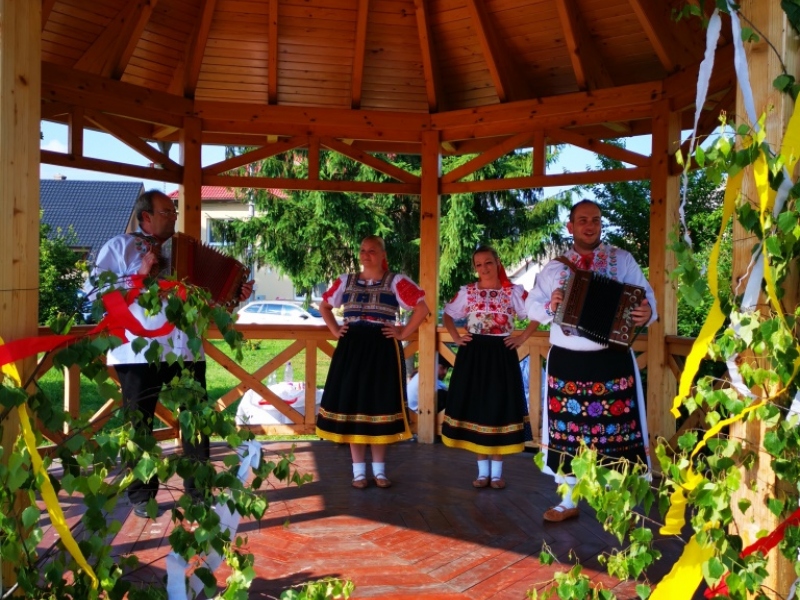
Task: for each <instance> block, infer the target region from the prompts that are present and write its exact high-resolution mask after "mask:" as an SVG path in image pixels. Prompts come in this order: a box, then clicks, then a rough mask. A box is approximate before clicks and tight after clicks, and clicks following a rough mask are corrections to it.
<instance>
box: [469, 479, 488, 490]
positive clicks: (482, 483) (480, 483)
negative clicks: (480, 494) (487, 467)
mask: <svg viewBox="0 0 800 600" xmlns="http://www.w3.org/2000/svg"><path fill="white" fill-rule="evenodd" d="M472 487H474V488H485V487H489V478H488V477H478V478H477V479H476V480H475V481H473V482H472Z"/></svg>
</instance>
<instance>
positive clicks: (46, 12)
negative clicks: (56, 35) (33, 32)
mask: <svg viewBox="0 0 800 600" xmlns="http://www.w3.org/2000/svg"><path fill="white" fill-rule="evenodd" d="M55 3H56V0H42V31H44V26H45V25H47V21H48V19H49V18H50V13H51V12H52V11H53V5H55Z"/></svg>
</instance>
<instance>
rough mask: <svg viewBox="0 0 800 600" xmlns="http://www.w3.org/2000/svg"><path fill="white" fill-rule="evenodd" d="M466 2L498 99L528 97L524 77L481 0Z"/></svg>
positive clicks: (502, 100) (509, 99)
mask: <svg viewBox="0 0 800 600" xmlns="http://www.w3.org/2000/svg"><path fill="white" fill-rule="evenodd" d="M466 5H467V10H468V11H469V15H470V21H471V22H472V25H473V28H474V30H475V33H476V34H477V36H478V42H479V43H480V46H481V50H482V51H483V58H484V60H485V61H486V67H487V68H488V69H489V74H490V75H491V78H492V83H493V84H494V88H495V92H496V93H497V97H498V98H499V99H500V102H509V101H513V100H521V99H523V98H528V97H530V96H531V94H530V93H528V90H527V89H526V87H527V86H526V84H525V81H526V79H525V78H523V77H519V72H518V70H517V68H516V61H515V60H514V56H513V55H512V54H511V53H510V52H508V51H507V50H506V49H505V48H504V45H503V43H502V41H501V39H500V37H499V36H498V35H497V32H496V31H495V28H494V26H493V25H492V23H491V19H490V17H489V13H488V12H487V10H486V5H485V4H484V3H483V0H466Z"/></svg>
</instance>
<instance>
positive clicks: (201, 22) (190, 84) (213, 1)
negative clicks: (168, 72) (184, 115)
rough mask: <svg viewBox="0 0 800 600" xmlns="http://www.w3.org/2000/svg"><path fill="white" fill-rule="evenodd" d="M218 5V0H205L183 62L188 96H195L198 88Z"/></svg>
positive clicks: (185, 93)
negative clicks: (201, 67)
mask: <svg viewBox="0 0 800 600" xmlns="http://www.w3.org/2000/svg"><path fill="white" fill-rule="evenodd" d="M216 6H217V0H203V6H202V9H201V11H200V18H199V19H198V20H197V24H196V25H195V29H194V32H193V33H192V38H191V42H190V44H189V47H188V49H187V52H186V59H185V60H184V62H183V64H184V67H183V68H184V71H183V95H184V96H186V97H187V98H194V92H195V90H196V89H197V81H198V79H199V78H200V66H201V65H202V63H203V55H204V54H205V51H206V44H207V43H208V34H209V32H210V31H211V22H212V17H213V16H214V9H215V8H216ZM179 68H180V66H179Z"/></svg>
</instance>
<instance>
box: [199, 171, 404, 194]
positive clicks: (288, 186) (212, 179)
mask: <svg viewBox="0 0 800 600" xmlns="http://www.w3.org/2000/svg"><path fill="white" fill-rule="evenodd" d="M203 185H221V186H223V187H232V188H237V187H246V188H254V189H279V190H304V191H324V192H353V193H356V194H402V195H406V196H414V195H419V184H418V183H417V184H414V183H372V182H370V181H340V180H329V179H318V180H316V181H309V180H308V179H289V178H286V177H275V178H269V177H242V176H237V175H203Z"/></svg>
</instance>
